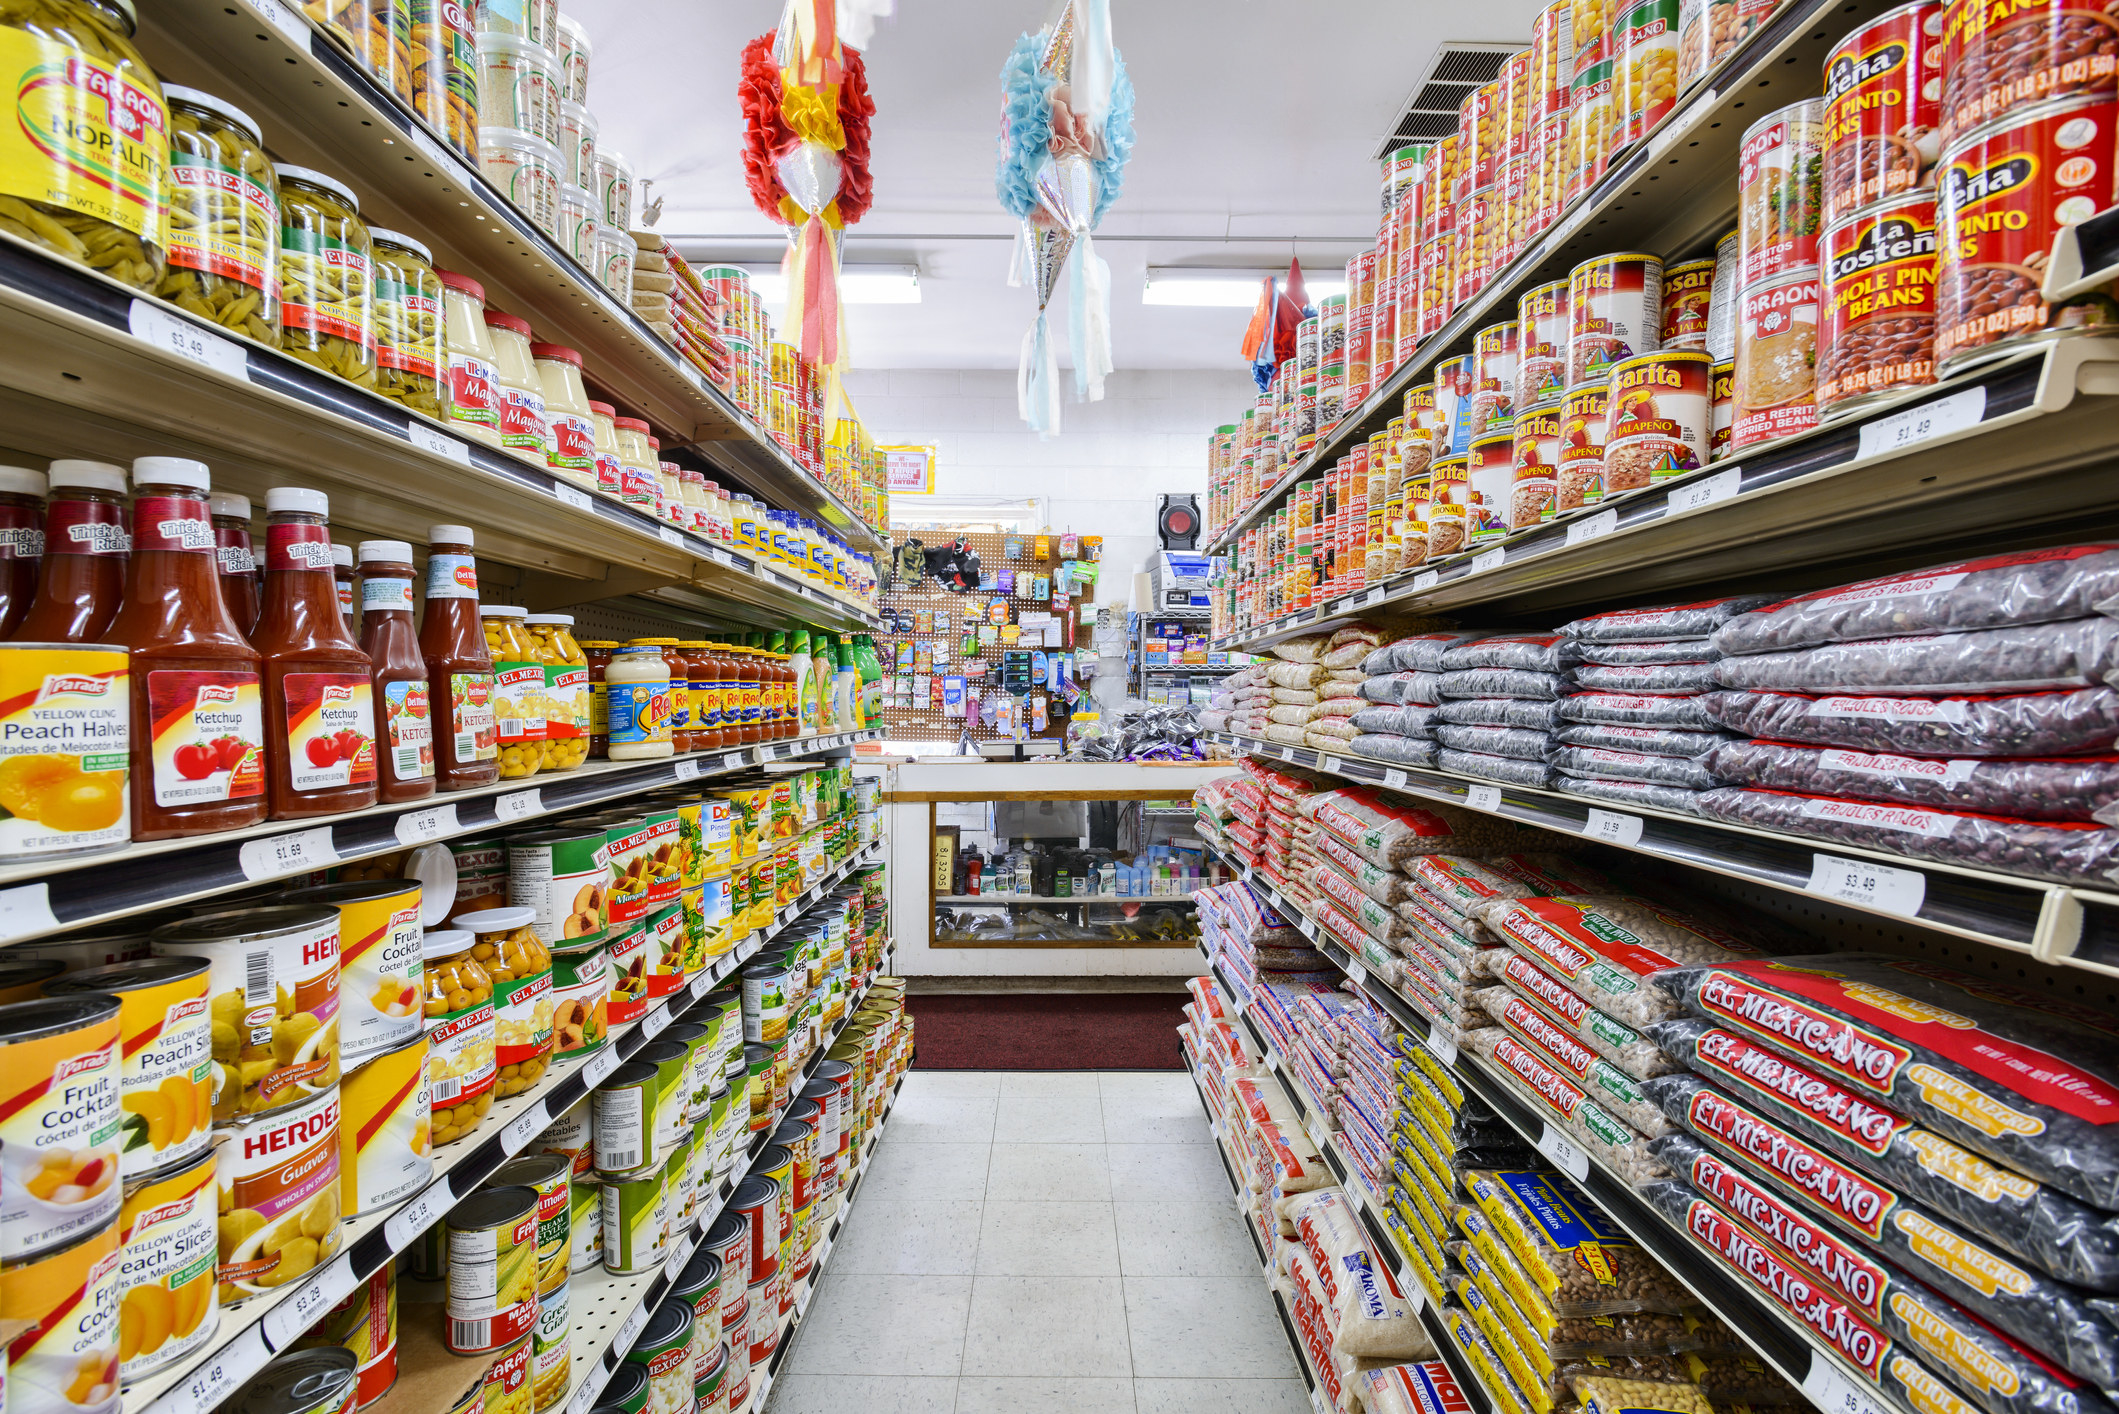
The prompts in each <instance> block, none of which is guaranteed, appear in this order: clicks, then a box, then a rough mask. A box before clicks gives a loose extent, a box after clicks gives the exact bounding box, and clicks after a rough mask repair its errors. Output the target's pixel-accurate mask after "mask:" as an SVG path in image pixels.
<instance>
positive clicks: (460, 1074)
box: [421, 914, 496, 1148]
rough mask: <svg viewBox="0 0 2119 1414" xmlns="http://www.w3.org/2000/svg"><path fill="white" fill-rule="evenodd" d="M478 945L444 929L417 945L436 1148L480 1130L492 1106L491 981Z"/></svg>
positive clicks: (464, 935) (454, 930)
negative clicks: (423, 982)
mask: <svg viewBox="0 0 2119 1414" xmlns="http://www.w3.org/2000/svg"><path fill="white" fill-rule="evenodd" d="M472 916H473V917H475V916H476V915H475V914H474V915H472ZM477 941H478V940H477V939H476V938H475V937H474V936H473V935H472V934H471V933H470V932H468V931H467V930H464V929H459V928H442V929H437V930H435V931H434V932H432V933H429V934H427V936H426V938H425V939H424V940H423V942H422V945H421V953H422V956H423V959H424V961H425V964H426V979H425V980H426V1008H425V1009H426V1018H427V1088H428V1091H429V1092H430V1094H431V1095H432V1099H433V1107H434V1120H433V1124H434V1128H433V1139H434V1144H435V1146H436V1147H437V1148H438V1147H440V1146H441V1145H443V1144H449V1143H453V1142H455V1141H456V1140H458V1139H461V1138H463V1137H464V1136H465V1135H466V1134H469V1133H470V1132H471V1131H472V1130H474V1129H476V1128H478V1125H479V1122H480V1121H481V1120H483V1119H484V1118H485V1117H486V1112H487V1111H489V1110H491V1109H492V1108H493V1083H494V1078H495V1075H496V1068H495V1065H494V1047H495V1035H496V1032H495V1028H494V1017H493V978H492V976H491V975H490V974H489V973H487V971H486V970H485V969H484V968H483V967H480V966H479V965H478V962H477V959H475V958H473V957H472V955H471V950H472V948H473V947H475V946H476V945H477Z"/></svg>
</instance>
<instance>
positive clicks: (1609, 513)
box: [1567, 507, 1619, 545]
mask: <svg viewBox="0 0 2119 1414" xmlns="http://www.w3.org/2000/svg"><path fill="white" fill-rule="evenodd" d="M1618 528H1619V512H1618V508H1617V507H1612V508H1610V509H1607V510H1601V511H1598V512H1597V513H1596V514H1595V515H1593V516H1583V517H1581V518H1580V519H1579V520H1571V521H1569V522H1568V523H1567V543H1568V544H1570V545H1579V544H1581V543H1582V542H1583V541H1585V540H1597V539H1601V538H1602V537H1604V536H1606V535H1609V534H1611V532H1613V531H1614V530H1617V529H1618Z"/></svg>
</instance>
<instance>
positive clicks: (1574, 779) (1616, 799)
mask: <svg viewBox="0 0 2119 1414" xmlns="http://www.w3.org/2000/svg"><path fill="white" fill-rule="evenodd" d="M1552 784H1553V789H1554V790H1557V791H1560V792H1562V793H1564V794H1567V795H1579V796H1584V797H1586V798H1588V799H1590V800H1601V801H1603V802H1605V803H1606V804H1608V805H1623V806H1626V807H1627V808H1629V809H1633V810H1661V811H1664V812H1666V813H1668V814H1671V815H1697V814H1699V813H1700V807H1699V800H1698V797H1699V794H1700V793H1699V792H1698V791H1696V790H1687V789H1685V788H1684V787H1682V786H1659V785H1653V784H1651V783H1650V782H1647V781H1604V780H1598V779H1596V778H1595V777H1592V776H1561V777H1559V778H1558V779H1557V780H1555V781H1554V782H1553V783H1552Z"/></svg>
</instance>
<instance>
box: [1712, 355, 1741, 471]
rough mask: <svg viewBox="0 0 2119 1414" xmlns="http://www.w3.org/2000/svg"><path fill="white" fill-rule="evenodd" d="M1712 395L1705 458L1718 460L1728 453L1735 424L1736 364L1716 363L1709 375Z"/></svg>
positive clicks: (1713, 460)
mask: <svg viewBox="0 0 2119 1414" xmlns="http://www.w3.org/2000/svg"><path fill="white" fill-rule="evenodd" d="M1710 377H1711V378H1712V379H1713V382H1712V384H1711V385H1710V386H1711V387H1712V389H1713V395H1712V398H1711V400H1710V402H1709V405H1708V413H1707V423H1708V426H1709V427H1710V428H1711V429H1712V430H1711V431H1710V432H1709V433H1708V434H1707V460H1708V461H1709V462H1710V463H1712V462H1718V461H1720V460H1721V459H1722V458H1723V457H1726V456H1728V455H1729V436H1730V432H1731V430H1732V429H1733V428H1734V426H1735V424H1736V364H1735V363H1734V362H1722V363H1717V364H1716V365H1715V366H1714V371H1713V373H1712V374H1711V375H1710Z"/></svg>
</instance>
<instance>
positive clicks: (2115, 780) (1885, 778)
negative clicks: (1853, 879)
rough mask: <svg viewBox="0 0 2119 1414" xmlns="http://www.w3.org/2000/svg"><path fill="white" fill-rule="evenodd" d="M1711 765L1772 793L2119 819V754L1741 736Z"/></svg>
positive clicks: (1728, 777)
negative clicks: (1916, 751)
mask: <svg viewBox="0 0 2119 1414" xmlns="http://www.w3.org/2000/svg"><path fill="white" fill-rule="evenodd" d="M1707 769H1708V770H1709V771H1711V772H1712V773H1713V774H1714V775H1715V776H1716V777H1718V778H1719V779H1720V780H1722V781H1724V782H1727V783H1729V784H1732V785H1745V786H1763V787H1766V788H1767V789H1770V790H1791V791H1806V792H1810V793H1813V794H1817V795H1836V796H1853V797H1856V798H1858V799H1862V800H1880V801H1887V802H1891V803H1895V804H1901V805H1936V806H1941V807H1943V808H1945V809H1949V810H1970V811H1973V812H1975V813H1990V814H1999V813H2003V812H2007V813H2010V814H2013V815H2014V816H2015V817H2016V818H2018V819H2025V820H2082V821H2087V820H2098V821H2102V822H2103V823H2105V824H2115V823H2119V756H2110V755H2106V756H2073V757H2069V756H2059V757H2045V758H2029V759H2022V758H2005V759H2000V760H1991V759H1985V758H1981V757H1957V758H1954V759H1953V758H1950V757H1939V756H1894V755H1888V754H1878V753H1874V752H1866V751H1849V750H1846V749H1844V748H1840V747H1831V746H1793V745H1790V744H1788V743H1787V742H1779V741H1736V742H1728V743H1725V744H1724V745H1722V746H1720V747H1718V748H1716V749H1715V751H1714V754H1713V755H1712V756H1710V757H1709V758H1708V761H1707Z"/></svg>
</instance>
